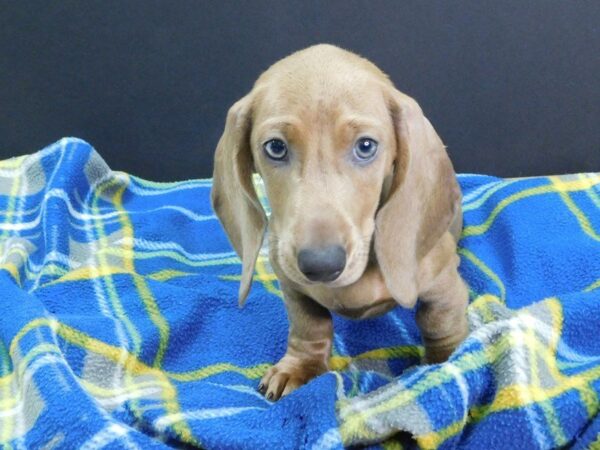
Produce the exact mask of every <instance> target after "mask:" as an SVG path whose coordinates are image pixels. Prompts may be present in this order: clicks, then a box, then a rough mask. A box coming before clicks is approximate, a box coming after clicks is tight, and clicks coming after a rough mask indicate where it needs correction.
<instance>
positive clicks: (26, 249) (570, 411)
mask: <svg viewBox="0 0 600 450" xmlns="http://www.w3.org/2000/svg"><path fill="white" fill-rule="evenodd" d="M164 163H165V164H168V159H165V162H164ZM459 179H460V183H461V186H462V189H463V192H464V217H465V228H464V233H463V238H462V240H461V242H460V248H459V252H460V255H461V261H462V262H461V266H460V271H461V273H462V275H463V276H464V278H465V280H466V281H467V283H468V284H469V287H470V292H471V304H470V307H469V320H470V326H471V331H472V332H471V334H470V336H469V338H468V339H467V340H466V341H465V342H464V344H463V345H462V346H461V347H460V348H459V349H458V350H457V351H456V352H455V354H454V355H453V356H452V358H451V360H450V361H449V362H447V363H444V364H440V365H432V366H419V365H418V361H419V357H420V356H421V354H422V347H421V346H420V343H419V342H420V341H419V333H418V330H417V328H416V326H415V321H414V312H413V311H409V310H403V309H400V308H398V309H396V310H394V311H392V312H390V313H388V314H386V315H385V316H383V317H380V318H377V319H371V320H365V321H358V322H354V321H349V320H344V319H342V318H340V317H335V318H334V322H335V337H334V349H333V354H332V357H331V368H332V371H331V372H329V373H327V374H325V375H323V376H321V377H319V378H317V379H315V380H313V381H311V382H310V383H309V384H308V385H306V386H304V387H302V388H301V389H299V390H298V391H296V392H294V393H293V394H292V395H290V396H288V397H286V398H284V399H282V400H280V401H278V402H276V403H271V402H269V401H267V400H265V399H264V398H263V397H262V396H261V395H259V394H258V393H257V392H256V386H257V383H258V380H259V379H260V377H261V375H262V374H263V373H264V372H265V371H266V369H267V368H268V367H269V366H270V365H271V364H273V363H274V362H276V361H277V360H278V359H279V358H280V357H281V356H282V354H283V353H284V350H285V345H286V336H287V320H286V317H285V311H284V307H283V304H282V301H281V292H280V291H279V289H278V286H277V282H276V280H275V277H274V276H273V274H272V271H271V268H270V266H269V263H268V258H267V255H266V253H264V252H263V253H262V254H261V255H260V257H259V261H258V264H257V270H256V274H255V277H254V280H255V281H254V286H253V289H252V291H251V294H250V297H249V299H248V302H247V305H246V307H245V308H244V309H239V308H238V306H237V301H236V298H237V289H238V280H239V275H240V264H239V260H238V258H237V257H236V255H235V254H234V253H233V252H232V249H231V247H230V245H229V243H228V241H227V239H226V237H225V235H224V233H223V231H222V229H221V227H220V225H219V222H218V221H217V220H216V218H215V216H214V214H213V212H212V211H211V208H210V205H209V191H210V187H211V183H210V180H192V181H184V182H178V183H154V182H150V181H146V180H142V179H140V178H136V177H134V176H131V175H128V174H126V173H122V172H114V171H111V170H110V168H109V167H108V166H107V165H106V163H105V162H104V161H103V160H102V158H101V157H100V156H99V155H98V153H96V152H95V151H94V150H93V149H92V147H90V146H89V145H88V144H86V143H85V142H83V141H81V140H77V139H63V140H61V141H60V142H58V143H56V144H54V145H52V146H50V147H47V148H45V149H43V150H41V151H39V152H37V153H35V154H33V155H30V156H25V157H19V158H14V159H10V160H7V161H3V162H1V163H0V311H1V314H0V444H3V445H4V446H5V448H27V447H29V448H66V449H73V448H80V447H81V448H101V447H107V448H121V447H123V448H140V449H149V448H154V447H156V448H162V447H166V446H173V447H190V446H200V447H203V448H220V449H235V448H253V449H262V448H278V449H295V448H316V449H321V448H341V447H342V446H351V445H356V444H368V445H372V446H373V447H376V448H381V447H383V448H389V449H392V448H412V447H415V446H419V447H421V448H437V447H441V448H456V447H461V448H485V449H501V448H510V449H514V448H528V449H533V448H553V447H559V446H573V447H575V448H588V447H593V446H594V445H595V446H600V418H598V409H599V402H598V395H599V394H600V338H599V336H600V175H599V174H579V175H569V176H554V177H539V178H528V179H507V180H503V179H498V178H493V177H488V176H480V175H461V176H460V177H459ZM257 187H258V189H259V190H260V188H261V186H260V183H258V185H257Z"/></svg>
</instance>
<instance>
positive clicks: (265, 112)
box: [254, 74, 388, 125]
mask: <svg viewBox="0 0 600 450" xmlns="http://www.w3.org/2000/svg"><path fill="white" fill-rule="evenodd" d="M387 114H388V108H387V105H386V100H385V96H384V86H383V85H382V83H380V82H379V81H378V80H376V79H373V77H369V76H353V75H348V74H346V75H345V74H319V76H302V75H301V74H298V75H296V76H294V75H293V74H292V75H288V76H287V77H283V76H282V77H276V78H273V79H270V80H269V81H268V82H266V83H264V85H262V86H260V88H259V91H258V92H257V96H256V99H255V104H254V123H255V125H260V124H261V123H264V122H265V121H269V120H272V119H274V118H277V117H280V118H285V117H294V118H295V119H296V120H298V121H299V122H301V123H304V124H307V125H308V124H312V125H314V124H317V123H318V124H323V123H330V124H333V123H335V122H336V121H338V120H342V119H344V118H346V119H350V118H353V117H354V118H356V119H359V118H370V119H371V120H377V119H378V118H379V119H380V120H383V118H384V117H385V116H386V115H387Z"/></svg>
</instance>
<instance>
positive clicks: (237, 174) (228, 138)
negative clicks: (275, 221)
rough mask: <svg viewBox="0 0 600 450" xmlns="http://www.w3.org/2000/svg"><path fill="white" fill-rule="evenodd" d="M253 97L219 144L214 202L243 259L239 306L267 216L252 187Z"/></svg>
mask: <svg viewBox="0 0 600 450" xmlns="http://www.w3.org/2000/svg"><path fill="white" fill-rule="evenodd" d="M251 130H252V94H248V95H247V96H246V97H244V98H242V99H241V100H239V101H237V102H236V103H235V104H234V105H233V106H232V107H231V108H230V109H229V112H228V113H227V121H226V123H225V130H224V131H223V135H222V136H221V139H220V140H219V143H218V145H217V150H216V152H215V164H214V173H213V187H212V192H211V202H212V207H213V209H214V211H215V212H216V214H217V217H218V218H219V220H220V221H221V223H222V224H223V227H224V228H225V231H226V232H227V236H228V237H229V241H230V242H231V244H232V245H233V248H234V249H235V251H236V252H237V254H238V255H239V257H240V258H241V260H242V278H241V281H240V290H239V297H238V300H239V304H240V306H243V305H244V302H245V301H246V297H247V296H248V292H249V291H250V285H251V284H252V276H253V274H254V265H255V263H256V258H257V257H258V252H259V251H260V248H261V245H262V241H263V236H264V234H265V230H266V227H267V217H266V215H265V212H264V210H263V208H262V206H261V204H260V201H259V200H258V196H257V195H256V190H255V189H254V185H253V184H252V173H253V170H254V169H253V167H254V164H253V159H252V152H251V148H250V132H251Z"/></svg>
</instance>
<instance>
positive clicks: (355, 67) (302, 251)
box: [212, 45, 458, 303]
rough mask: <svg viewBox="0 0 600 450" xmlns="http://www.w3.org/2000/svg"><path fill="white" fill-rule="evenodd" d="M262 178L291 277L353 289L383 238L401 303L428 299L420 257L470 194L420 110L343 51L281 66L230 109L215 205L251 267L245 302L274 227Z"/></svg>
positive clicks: (321, 49)
mask: <svg viewBox="0 0 600 450" xmlns="http://www.w3.org/2000/svg"><path fill="white" fill-rule="evenodd" d="M254 170H256V171H257V172H258V173H259V174H260V175H261V176H262V178H263V180H264V183H265V188H266V192H267V197H268V199H269V203H270V206H271V210H272V215H271V219H270V227H269V230H270V233H271V242H272V245H274V246H275V248H274V250H275V251H276V254H277V265H278V266H279V268H280V270H281V271H282V272H283V273H284V274H285V276H286V277H287V278H289V279H290V280H291V281H293V282H295V283H298V284H311V283H325V284H327V285H328V286H330V287H341V286H347V285H350V284H352V283H354V282H355V281H356V280H358V279H359V278H360V276H361V275H362V274H363V272H364V270H365V267H366V265H367V263H368V259H369V252H370V248H371V244H372V241H373V237H374V236H375V249H376V254H377V259H378V261H380V266H381V268H382V271H383V273H384V276H385V279H386V284H387V285H388V288H389V289H390V292H392V295H394V297H395V298H396V297H397V296H398V297H406V296H409V297H412V296H415V297H416V293H415V292H413V291H416V287H415V286H411V283H412V284H415V283H416V276H417V272H416V266H418V258H422V257H423V256H424V254H425V253H426V251H427V250H428V249H429V248H431V246H432V245H433V244H434V243H435V241H436V238H439V237H440V235H441V233H443V232H444V231H445V230H446V229H447V228H448V225H449V223H450V220H451V219H452V214H453V208H454V205H455V203H456V198H457V192H458V188H457V187H456V181H455V180H454V176H453V170H452V166H451V164H450V162H449V160H448V158H447V155H446V153H445V150H444V148H443V145H442V144H441V141H440V140H439V138H438V137H437V134H435V131H433V128H432V127H431V125H430V124H429V122H428V121H427V119H425V118H424V117H423V115H422V112H421V110H420V108H419V106H418V105H417V104H416V102H414V100H412V99H411V98H409V97H407V96H405V95H403V94H401V93H400V92H398V91H397V90H395V89H394V88H393V86H392V84H391V83H390V81H389V80H388V78H387V77H386V76H385V74H383V73H382V72H381V71H380V70H379V69H377V68H376V67H375V66H374V65H373V64H371V63H370V62H368V61H366V60H364V59H362V58H360V57H358V56H356V55H354V54H352V53H349V52H346V51H344V50H341V49H339V48H336V47H333V46H329V45H320V46H315V47H311V48H308V49H306V50H303V51H300V52H298V53H295V54H293V55H291V56H289V57H287V58H285V59H283V60H281V61H279V62H278V63H276V64H275V65H273V66H272V67H271V68H269V69H268V70H267V71H266V72H265V73H264V74H263V75H262V76H261V77H260V78H259V79H258V80H257V82H256V84H255V85H254V87H253V89H252V91H251V92H250V93H249V94H248V95H247V96H246V97H244V98H243V99H241V100H240V101H238V102H237V103H236V104H235V105H234V106H233V107H232V108H231V109H230V111H229V113H228V117H227V124H226V126H225V131H224V133H223V136H222V138H221V140H220V142H219V145H218V147H217V151H216V157H215V172H214V188H213V195H212V199H213V206H214V209H215V211H216V212H217V215H218V216H219V218H220V220H221V222H222V223H223V225H224V227H225V229H226V231H227V233H228V235H229V238H230V240H231V242H232V244H233V246H234V247H235V249H236V251H237V252H238V254H239V255H240V256H241V258H242V261H243V273H242V283H241V286H240V302H241V303H242V302H243V300H244V299H245V297H246V295H247V293H248V289H249V285H250V282H251V277H252V273H253V268H254V262H255V260H256V257H257V255H258V251H259V249H260V246H261V243H262V236H263V234H264V230H265V227H266V223H267V221H266V217H265V214H264V212H263V210H262V208H261V207H260V203H259V202H258V199H257V196H256V193H255V191H254V188H253V186H252V181H251V174H252V172H253V171H254ZM424 228H428V230H424ZM399 271H400V272H402V271H404V273H403V274H398V272H399ZM392 273H393V274H394V276H391V274H392ZM388 274H389V275H390V276H388Z"/></svg>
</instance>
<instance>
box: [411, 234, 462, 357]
mask: <svg viewBox="0 0 600 450" xmlns="http://www.w3.org/2000/svg"><path fill="white" fill-rule="evenodd" d="M444 241H445V242H441V243H440V245H439V246H438V248H435V249H434V250H433V251H432V253H431V255H429V259H430V261H428V262H427V264H428V265H429V267H426V268H425V270H423V271H422V278H424V279H423V280H422V281H423V282H424V284H425V285H426V289H424V290H423V291H422V292H421V293H420V294H419V303H418V305H417V317H416V319H417V325H418V326H419V329H420V330H421V335H422V337H423V344H424V345H425V358H424V362H425V363H430V364H431V363H440V362H444V361H446V360H447V359H448V358H449V357H450V355H451V354H452V352H453V351H454V350H455V349H456V347H457V346H458V345H459V344H460V343H461V342H462V341H463V340H464V339H465V338H466V336H467V334H468V332H469V327H468V322H467V305H468V299H469V294H468V291H467V286H466V284H465V282H464V281H463V280H462V278H461V277H460V275H459V273H458V270H457V268H458V263H459V258H458V255H456V250H455V246H454V243H453V241H450V240H449V239H447V237H446V239H444ZM448 255H450V256H449V257H448Z"/></svg>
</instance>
